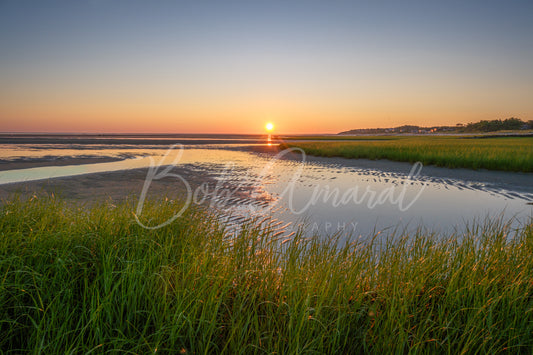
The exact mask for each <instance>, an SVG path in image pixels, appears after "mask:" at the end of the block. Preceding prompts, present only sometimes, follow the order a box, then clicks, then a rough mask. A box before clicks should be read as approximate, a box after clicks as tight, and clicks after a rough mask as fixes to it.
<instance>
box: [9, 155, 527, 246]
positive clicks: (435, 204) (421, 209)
mask: <svg viewBox="0 0 533 355" xmlns="http://www.w3.org/2000/svg"><path fill="white" fill-rule="evenodd" d="M235 147H236V146H234V147H233V148H235ZM50 148H53V147H48V149H36V148H29V147H17V148H16V149H15V148H13V149H12V151H6V150H0V151H2V158H3V159H13V158H14V157H25V158H26V159H30V160H31V159H37V158H42V157H51V156H52V157H53V156H69V157H77V156H105V157H125V156H130V157H136V158H133V159H131V158H130V159H125V160H121V161H116V162H109V163H99V164H85V165H71V166H61V167H57V166H56V167H39V168H32V169H20V170H11V171H3V172H0V184H5V183H10V182H17V181H30V180H36V179H46V178H54V177H62V176H71V175H81V174H90V173H97V172H106V171H118V170H127V169H135V168H142V167H148V166H150V164H151V161H155V162H156V163H161V164H163V165H164V164H170V163H172V159H173V158H174V157H175V156H176V154H177V152H176V151H174V152H173V153H172V154H170V155H169V156H168V157H167V159H166V160H163V161H161V162H160V161H159V160H160V159H161V157H162V156H163V155H164V154H165V152H166V149H155V148H152V149H150V151H149V152H147V150H146V149H143V148H139V147H137V148H136V149H129V148H127V149H104V148H101V147H100V148H99V149H85V150H84V149H50ZM201 148H202V149H199V147H194V146H189V147H187V149H184V150H183V152H182V156H181V158H180V159H179V161H178V162H177V164H178V165H182V166H187V167H188V168H190V169H193V170H195V171H197V172H198V174H207V175H209V176H211V177H214V178H215V179H218V181H220V182H221V183H228V184H230V185H233V186H238V185H243V186H246V187H253V192H254V193H253V196H251V197H252V198H255V199H258V200H260V201H262V203H258V204H249V203H245V202H246V201H244V199H243V198H242V197H239V198H237V197H234V198H233V199H232V198H231V196H230V197H227V198H226V202H228V203H227V204H226V208H225V210H224V211H225V213H227V214H231V215H233V217H250V216H254V215H255V216H264V215H270V216H272V217H273V218H276V219H279V220H280V221H282V222H284V223H285V222H292V223H293V226H297V225H299V223H302V222H303V221H305V223H306V224H307V227H308V230H310V231H311V232H316V233H321V234H324V233H327V234H332V233H336V232H340V233H346V234H353V235H355V236H358V235H360V234H361V235H363V236H366V235H369V234H371V233H372V232H373V231H375V230H382V229H394V228H396V229H400V230H402V229H404V228H407V229H415V228H417V227H419V226H424V227H426V228H428V229H430V230H434V231H437V232H443V233H449V232H453V231H454V229H456V228H457V229H459V230H461V229H462V228H464V226H465V223H467V222H471V221H472V220H474V219H477V220H483V219H484V218H486V217H487V216H490V217H492V218H494V217H496V216H500V215H502V216H504V218H511V217H515V218H516V223H517V224H518V223H521V222H525V221H526V220H527V219H528V218H530V217H531V216H533V206H531V205H528V204H527V203H528V202H530V201H533V188H532V189H530V190H531V191H526V192H524V191H520V192H519V193H517V192H514V191H512V190H506V189H503V188H502V187H501V186H499V187H495V186H492V185H490V184H483V183H479V182H476V183H469V182H468V181H460V180H450V179H448V180H443V179H432V178H431V177H427V176H426V177H423V178H420V179H418V178H415V179H410V178H409V173H410V170H411V168H412V166H411V165H408V164H405V171H402V172H394V173H393V172H383V171H380V170H376V169H369V168H357V167H354V166H343V165H342V164H338V163H335V164H333V163H331V164H328V163H324V162H323V161H321V162H307V163H305V164H303V163H302V162H300V161H299V160H298V159H294V158H291V159H281V160H277V159H274V158H273V154H267V153H263V154H258V153H252V152H247V151H239V150H235V149H220V148H221V147H220V146H210V147H206V146H202V147H201ZM205 148H210V149H205ZM225 148H228V146H225ZM147 155H149V156H147ZM422 169H424V168H422ZM125 174H127V172H125ZM380 197H381V200H380V199H379V198H380ZM248 202H249V201H248ZM372 202H374V203H373V204H372ZM406 207H408V208H406ZM234 220H235V219H234ZM236 220H238V221H240V220H242V218H237V219H236Z"/></svg>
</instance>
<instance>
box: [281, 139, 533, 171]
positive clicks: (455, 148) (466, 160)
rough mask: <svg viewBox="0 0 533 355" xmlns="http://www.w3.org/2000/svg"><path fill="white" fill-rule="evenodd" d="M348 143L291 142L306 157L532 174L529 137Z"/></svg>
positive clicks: (532, 157)
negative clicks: (388, 161) (314, 156)
mask: <svg viewBox="0 0 533 355" xmlns="http://www.w3.org/2000/svg"><path fill="white" fill-rule="evenodd" d="M365 138H366V139H365V140H353V141H350V142H292V143H284V144H282V145H280V147H281V149H285V148H288V147H299V148H301V149H303V150H304V151H305V152H306V153H307V154H310V155H317V156H326V157H344V158H356V159H357V158H364V159H389V160H394V161H405V162H411V163H414V162H417V161H420V162H422V163H423V164H425V165H437V166H444V167H448V168H471V169H489V170H507V171H522V172H533V137H489V138H481V137H466V136H464V137H441V136H439V137H427V136H416V137H402V136H395V137H390V136H389V137H388V139H386V140H369V137H365Z"/></svg>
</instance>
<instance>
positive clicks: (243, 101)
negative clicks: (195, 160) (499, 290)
mask: <svg viewBox="0 0 533 355" xmlns="http://www.w3.org/2000/svg"><path fill="white" fill-rule="evenodd" d="M531 18H533V2H532V1H531V0H524V1H513V0H510V1H492V0H484V1H464V0H463V1H455V0H450V1H430V0H425V1H370V0H368V1H355V0H354V1H325V0H324V1H311V0H310V1H291V0H285V1H274V0H270V1H253V0H248V1H229V0H228V1H177V0H176V1H165V0H155V1H148V0H144V1H139V0H87V1H83V0H80V1H27V0H0V132H81V133H116V132H122V133H129V132H131V133H134V132H145V133H263V132H264V127H265V124H266V123H267V122H273V123H274V125H275V129H274V130H275V132H276V133H280V134H282V133H308V134H315V133H337V132H340V131H344V130H349V129H355V128H371V127H395V126H400V125H403V124H416V125H421V126H432V125H455V124H457V123H468V122H476V121H479V120H482V119H488V120H490V119H500V118H501V119H504V118H508V117H518V118H520V119H523V120H526V121H527V120H531V119H533V65H532V63H533V21H531Z"/></svg>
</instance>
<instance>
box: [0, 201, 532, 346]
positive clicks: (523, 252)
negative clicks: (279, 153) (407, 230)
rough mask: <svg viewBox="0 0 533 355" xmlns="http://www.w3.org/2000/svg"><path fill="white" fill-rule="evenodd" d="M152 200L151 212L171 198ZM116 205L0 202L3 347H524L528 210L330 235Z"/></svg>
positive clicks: (528, 341)
mask: <svg viewBox="0 0 533 355" xmlns="http://www.w3.org/2000/svg"><path fill="white" fill-rule="evenodd" d="M179 207H180V206H179V205H177V204H176V203H174V202H170V201H159V202H156V201H152V202H150V203H149V204H148V205H146V206H145V211H144V212H143V216H142V217H141V219H142V221H143V222H144V223H147V224H148V223H153V224H156V223H159V222H162V221H163V220H165V219H166V218H168V217H169V216H171V215H172V214H173V213H174V212H175V211H177V210H178V209H179ZM132 211H133V206H132V205H131V204H128V203H124V204H122V205H119V206H113V205H109V204H101V205H95V206H93V207H84V208H77V207H68V206H67V205H66V204H65V203H64V202H62V201H60V200H57V199H54V198H34V199H33V200H31V201H25V202H23V201H20V200H17V199H14V200H11V201H8V202H6V203H4V205H3V207H2V209H1V211H0V215H1V216H0V334H1V336H0V350H1V351H3V352H5V353H17V354H18V353H45V354H51V353H61V354H64V353H67V354H68V353H70V354H82V353H107V352H109V353H115V352H121V353H132V354H133V353H172V354H176V353H189V354H210V353H217V354H218V353H228V354H250V353H258V354H261V353H279V354H296V353H360V352H366V353H383V352H386V353H390V352H396V353H403V352H423V353H434V352H447V353H472V352H481V353H496V352H512V353H517V352H522V353H530V352H531V351H533V337H532V336H531V334H533V258H532V257H531V256H532V255H533V221H532V222H531V223H529V224H528V225H525V226H523V228H521V229H520V230H518V231H512V230H511V229H510V227H509V225H506V224H504V223H501V221H499V222H498V221H497V222H487V223H485V224H480V225H476V226H473V227H472V228H471V229H470V230H469V232H467V233H465V234H464V235H460V236H450V237H449V238H441V239H438V238H435V236H432V235H426V234H422V233H418V234H415V235H406V236H400V235H397V236H395V237H394V238H392V237H390V238H388V237H382V236H381V235H377V236H374V237H373V238H372V239H371V240H370V241H365V242H363V241H359V240H354V241H353V242H351V243H346V244H341V243H340V240H341V239H339V238H335V237H330V238H325V237H322V238H319V237H317V238H311V239H304V238H302V237H301V236H300V235H296V236H294V237H293V238H292V239H288V240H284V239H277V238H279V237H275V236H274V235H273V232H272V231H271V230H270V229H269V226H268V224H254V223H251V224H249V225H246V226H244V228H243V230H242V232H240V234H238V235H230V234H229V233H228V232H227V231H225V230H224V226H223V225H220V224H219V223H217V222H216V219H214V218H212V217H210V216H208V215H206V213H205V212H201V211H195V210H192V209H190V210H188V211H187V212H186V214H185V215H184V216H182V217H181V218H179V219H178V220H176V221H175V222H174V223H172V224H170V225H168V226H166V227H164V228H161V229H158V230H152V231H150V230H146V229H143V228H141V227H140V226H139V225H137V224H136V222H135V221H134V218H133V215H132Z"/></svg>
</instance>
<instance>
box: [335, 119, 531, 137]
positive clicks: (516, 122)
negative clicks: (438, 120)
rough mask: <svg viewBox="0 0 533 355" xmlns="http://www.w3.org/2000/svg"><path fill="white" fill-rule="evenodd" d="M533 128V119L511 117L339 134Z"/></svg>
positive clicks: (487, 130)
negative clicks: (451, 124)
mask: <svg viewBox="0 0 533 355" xmlns="http://www.w3.org/2000/svg"><path fill="white" fill-rule="evenodd" d="M526 129H533V120H529V121H527V122H526V121H522V120H521V119H519V118H515V117H511V118H507V119H505V120H491V121H487V120H483V121H479V122H476V123H468V124H466V125H464V124H462V123H458V124H457V125H455V126H433V127H420V126H413V125H405V126H400V127H394V128H364V129H352V130H350V131H345V132H341V133H339V134H426V133H428V134H431V133H475V132H497V131H518V130H526Z"/></svg>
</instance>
